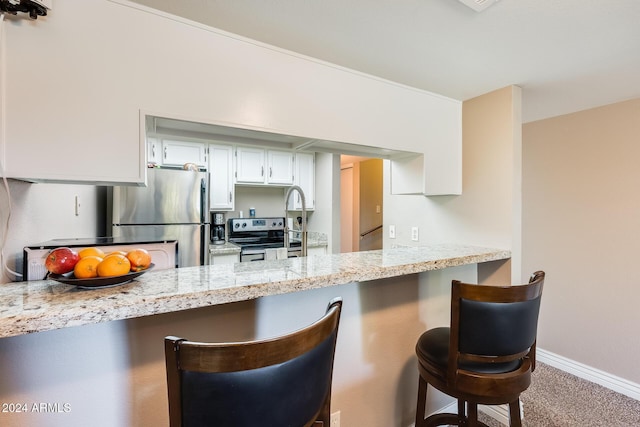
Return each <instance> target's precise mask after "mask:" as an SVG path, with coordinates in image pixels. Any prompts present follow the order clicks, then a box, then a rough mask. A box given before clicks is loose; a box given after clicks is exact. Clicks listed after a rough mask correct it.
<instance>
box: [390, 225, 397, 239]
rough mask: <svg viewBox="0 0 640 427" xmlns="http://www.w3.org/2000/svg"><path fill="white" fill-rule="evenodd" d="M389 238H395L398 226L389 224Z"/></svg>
mask: <svg viewBox="0 0 640 427" xmlns="http://www.w3.org/2000/svg"><path fill="white" fill-rule="evenodd" d="M389 238H390V239H395V238H396V226H395V225H390V226H389Z"/></svg>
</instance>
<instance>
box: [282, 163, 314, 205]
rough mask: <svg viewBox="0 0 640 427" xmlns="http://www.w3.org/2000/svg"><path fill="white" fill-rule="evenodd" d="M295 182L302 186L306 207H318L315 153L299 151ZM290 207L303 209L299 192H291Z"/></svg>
mask: <svg viewBox="0 0 640 427" xmlns="http://www.w3.org/2000/svg"><path fill="white" fill-rule="evenodd" d="M294 184H295V185H297V186H299V187H300V188H302V191H303V192H304V198H305V202H306V206H305V208H306V209H307V210H313V209H315V207H316V200H315V199H316V167H315V154H314V153H297V154H296V158H295V174H294ZM289 209H293V210H301V209H302V198H301V197H300V194H298V192H293V193H292V194H291V200H289Z"/></svg>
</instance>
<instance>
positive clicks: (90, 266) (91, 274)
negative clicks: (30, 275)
mask: <svg viewBox="0 0 640 427" xmlns="http://www.w3.org/2000/svg"><path fill="white" fill-rule="evenodd" d="M150 265H151V255H150V254H149V252H147V251H146V250H145V249H133V250H130V251H129V252H124V251H113V252H109V253H107V254H105V253H104V251H102V250H101V249H98V248H94V247H91V248H84V249H81V250H80V251H78V252H76V251H74V250H73V249H71V248H67V247H62V248H56V249H53V250H52V251H51V252H49V254H48V255H47V259H46V261H45V267H46V268H47V270H48V271H49V272H50V273H54V274H65V273H69V272H71V271H73V275H74V276H75V277H76V279H92V278H95V277H113V276H122V275H124V274H127V273H129V272H137V271H142V270H146V269H147V268H149V266H150Z"/></svg>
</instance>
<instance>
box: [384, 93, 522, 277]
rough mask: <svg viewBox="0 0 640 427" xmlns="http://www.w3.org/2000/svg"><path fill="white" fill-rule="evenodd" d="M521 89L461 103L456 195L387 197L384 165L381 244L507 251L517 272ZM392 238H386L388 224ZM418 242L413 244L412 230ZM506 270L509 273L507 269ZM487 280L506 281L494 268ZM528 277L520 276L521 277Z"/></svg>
mask: <svg viewBox="0 0 640 427" xmlns="http://www.w3.org/2000/svg"><path fill="white" fill-rule="evenodd" d="M520 108H521V90H520V88H518V87H515V86H509V87H506V88H503V89H499V90H496V91H494V92H491V93H488V94H486V95H482V96H479V97H477V98H474V99H471V100H469V101H466V102H464V104H463V107H462V109H463V142H462V144H463V161H462V163H463V171H462V179H463V191H462V195H460V196H432V197H424V196H421V195H391V194H390V190H389V178H388V177H389V173H388V172H389V170H388V167H389V165H388V162H387V164H386V166H385V168H387V169H386V172H385V191H384V198H385V200H384V245H385V247H391V246H393V245H394V244H400V245H414V246H418V245H425V244H432V243H441V242H450V243H462V244H473V245H479V246H490V247H497V248H505V249H510V250H511V251H512V254H513V259H512V264H513V269H512V279H511V280H513V281H514V282H519V281H521V280H522V275H521V274H520V271H519V270H520V268H519V262H520V203H521V195H520V186H519V183H520V179H521V161H520V148H521V134H520V128H521V118H520V117H521V116H520ZM392 224H393V225H395V226H396V239H389V225H392ZM413 226H417V227H419V231H420V232H419V236H420V240H419V241H418V242H413V241H411V227H413ZM507 270H508V269H507ZM493 273H494V274H492V275H489V274H488V273H487V276H486V277H487V278H488V279H489V281H493V282H498V281H501V282H502V283H504V282H508V281H509V280H510V279H509V272H508V271H504V270H503V271H499V269H498V270H496V271H494V272H493ZM528 274H529V273H527V272H524V276H528Z"/></svg>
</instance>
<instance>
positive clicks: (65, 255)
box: [44, 248, 80, 274]
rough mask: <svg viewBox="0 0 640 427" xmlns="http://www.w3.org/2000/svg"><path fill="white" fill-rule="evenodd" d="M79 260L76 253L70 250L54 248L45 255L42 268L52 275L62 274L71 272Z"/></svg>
mask: <svg viewBox="0 0 640 427" xmlns="http://www.w3.org/2000/svg"><path fill="white" fill-rule="evenodd" d="M79 260H80V256H79V255H78V253H77V252H76V251H74V250H73V249H70V248H56V249H53V250H52V251H51V252H49V254H48V255H47V259H46V260H45V262H44V266H45V267H46V268H47V270H49V272H51V273H54V274H64V273H68V272H70V271H73V267H75V266H76V264H77V262H78V261H79Z"/></svg>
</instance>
